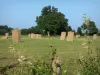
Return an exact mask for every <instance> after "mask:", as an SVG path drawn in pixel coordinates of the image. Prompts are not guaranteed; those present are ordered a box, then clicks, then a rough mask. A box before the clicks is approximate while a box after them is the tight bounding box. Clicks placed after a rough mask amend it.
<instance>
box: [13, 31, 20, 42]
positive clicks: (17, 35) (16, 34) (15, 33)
mask: <svg viewBox="0 0 100 75" xmlns="http://www.w3.org/2000/svg"><path fill="white" fill-rule="evenodd" d="M20 37H21V31H20V30H19V29H14V30H12V40H13V41H16V42H20Z"/></svg>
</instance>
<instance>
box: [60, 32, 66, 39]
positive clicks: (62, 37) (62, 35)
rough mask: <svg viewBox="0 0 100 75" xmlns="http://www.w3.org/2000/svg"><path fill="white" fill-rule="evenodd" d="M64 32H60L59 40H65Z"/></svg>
mask: <svg viewBox="0 0 100 75" xmlns="http://www.w3.org/2000/svg"><path fill="white" fill-rule="evenodd" d="M65 38H66V32H61V36H60V40H65Z"/></svg>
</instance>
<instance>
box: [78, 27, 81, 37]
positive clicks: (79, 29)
mask: <svg viewBox="0 0 100 75" xmlns="http://www.w3.org/2000/svg"><path fill="white" fill-rule="evenodd" d="M77 34H80V35H82V28H81V27H78V28H77Z"/></svg>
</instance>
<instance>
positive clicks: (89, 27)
mask: <svg viewBox="0 0 100 75" xmlns="http://www.w3.org/2000/svg"><path fill="white" fill-rule="evenodd" d="M83 18H84V21H83V24H82V26H81V27H82V29H83V30H84V31H85V34H87V35H93V34H97V33H98V28H97V27H96V24H95V22H94V21H91V20H90V18H87V17H86V15H84V16H83Z"/></svg>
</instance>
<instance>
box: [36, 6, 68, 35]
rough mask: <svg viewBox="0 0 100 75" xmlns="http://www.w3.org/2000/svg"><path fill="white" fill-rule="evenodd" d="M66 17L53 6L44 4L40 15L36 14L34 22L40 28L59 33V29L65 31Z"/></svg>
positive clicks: (51, 32)
mask: <svg viewBox="0 0 100 75" xmlns="http://www.w3.org/2000/svg"><path fill="white" fill-rule="evenodd" d="M67 22H68V19H66V18H65V15H64V14H63V13H61V12H58V9H57V8H55V7H54V6H52V7H51V6H45V7H44V8H43V9H42V11H41V15H40V16H37V18H36V23H37V26H38V27H39V28H40V30H42V31H43V30H45V31H46V33H47V32H48V31H49V32H50V34H60V33H61V31H66V28H67V25H68V23H67Z"/></svg>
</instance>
